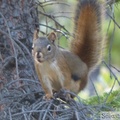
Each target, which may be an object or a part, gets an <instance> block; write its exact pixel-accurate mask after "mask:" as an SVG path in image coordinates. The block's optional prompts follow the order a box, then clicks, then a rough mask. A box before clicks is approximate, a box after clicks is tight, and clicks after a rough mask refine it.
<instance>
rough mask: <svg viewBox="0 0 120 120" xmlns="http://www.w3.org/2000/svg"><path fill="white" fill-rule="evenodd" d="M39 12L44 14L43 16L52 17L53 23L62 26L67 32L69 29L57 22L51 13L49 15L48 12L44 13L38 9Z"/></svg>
mask: <svg viewBox="0 0 120 120" xmlns="http://www.w3.org/2000/svg"><path fill="white" fill-rule="evenodd" d="M38 12H39V13H40V14H42V15H44V16H46V17H49V18H50V19H52V20H53V21H54V22H55V24H57V25H59V26H60V27H61V28H63V29H64V30H65V31H66V32H67V33H69V31H68V30H67V29H66V28H65V27H64V26H62V25H61V24H60V23H59V22H57V21H56V20H55V16H53V15H49V14H45V13H43V12H41V11H38Z"/></svg>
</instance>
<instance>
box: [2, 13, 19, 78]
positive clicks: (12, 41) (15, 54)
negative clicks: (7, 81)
mask: <svg viewBox="0 0 120 120" xmlns="http://www.w3.org/2000/svg"><path fill="white" fill-rule="evenodd" d="M0 15H1V16H2V18H3V19H4V21H5V24H6V27H7V30H8V34H9V38H10V40H11V43H12V46H13V51H14V56H15V60H16V73H17V79H18V78H19V72H18V61H17V53H16V50H15V46H14V42H15V41H14V40H13V39H12V36H11V33H10V29H9V26H8V23H7V20H6V19H5V17H4V15H3V14H2V13H1V12H0Z"/></svg>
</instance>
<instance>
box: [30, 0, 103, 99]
mask: <svg viewBox="0 0 120 120" xmlns="http://www.w3.org/2000/svg"><path fill="white" fill-rule="evenodd" d="M77 4H78V5H77V10H76V12H75V18H74V38H73V39H72V40H71V41H70V50H69V51H67V50H64V49H61V48H59V47H58V46H57V45H56V44H55V40H56V34H55V33H54V32H52V33H50V34H49V36H48V37H39V36H38V31H37V30H36V31H35V32H34V36H33V50H32V55H33V58H34V64H35V69H36V72H37V75H38V78H39V80H40V82H41V85H42V88H43V89H44V92H45V96H46V98H47V99H50V98H52V97H53V91H56V92H58V91H59V90H60V89H66V90H69V91H71V92H74V93H75V94H77V93H79V92H80V91H81V90H82V89H83V88H84V87H85V86H86V84H87V81H88V76H89V74H90V73H91V71H92V70H93V69H94V68H95V67H96V66H97V65H98V64H99V63H100V61H101V59H102V49H103V44H104V37H103V34H102V22H103V18H102V16H103V13H102V9H103V5H102V4H101V3H99V2H98V1H97V0H78V3H77Z"/></svg>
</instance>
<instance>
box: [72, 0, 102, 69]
mask: <svg viewBox="0 0 120 120" xmlns="http://www.w3.org/2000/svg"><path fill="white" fill-rule="evenodd" d="M102 9H104V8H103V7H102V5H101V4H100V3H99V2H98V1H97V0H79V4H78V6H77V12H76V16H75V28H74V33H75V34H74V35H75V36H74V39H73V40H72V41H71V52H73V53H74V54H76V55H78V56H79V57H80V59H82V60H83V61H84V62H85V63H86V64H87V66H88V68H89V69H92V68H94V67H95V66H96V65H97V64H98V63H99V61H100V59H101V56H102V49H103V36H102V29H101V26H102V14H103V13H102Z"/></svg>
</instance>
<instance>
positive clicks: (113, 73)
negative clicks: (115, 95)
mask: <svg viewBox="0 0 120 120" xmlns="http://www.w3.org/2000/svg"><path fill="white" fill-rule="evenodd" d="M103 63H104V64H105V65H106V66H107V68H108V69H109V70H110V71H111V73H112V74H113V76H114V78H115V80H114V83H113V86H112V88H111V89H110V92H109V94H108V95H107V97H106V99H105V101H104V102H106V101H107V99H108V97H109V96H110V94H111V92H112V91H113V88H114V86H115V83H116V80H117V81H118V79H117V77H116V76H115V75H114V73H113V72H112V70H111V69H110V68H109V66H108V65H107V64H106V62H104V61H103Z"/></svg>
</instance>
